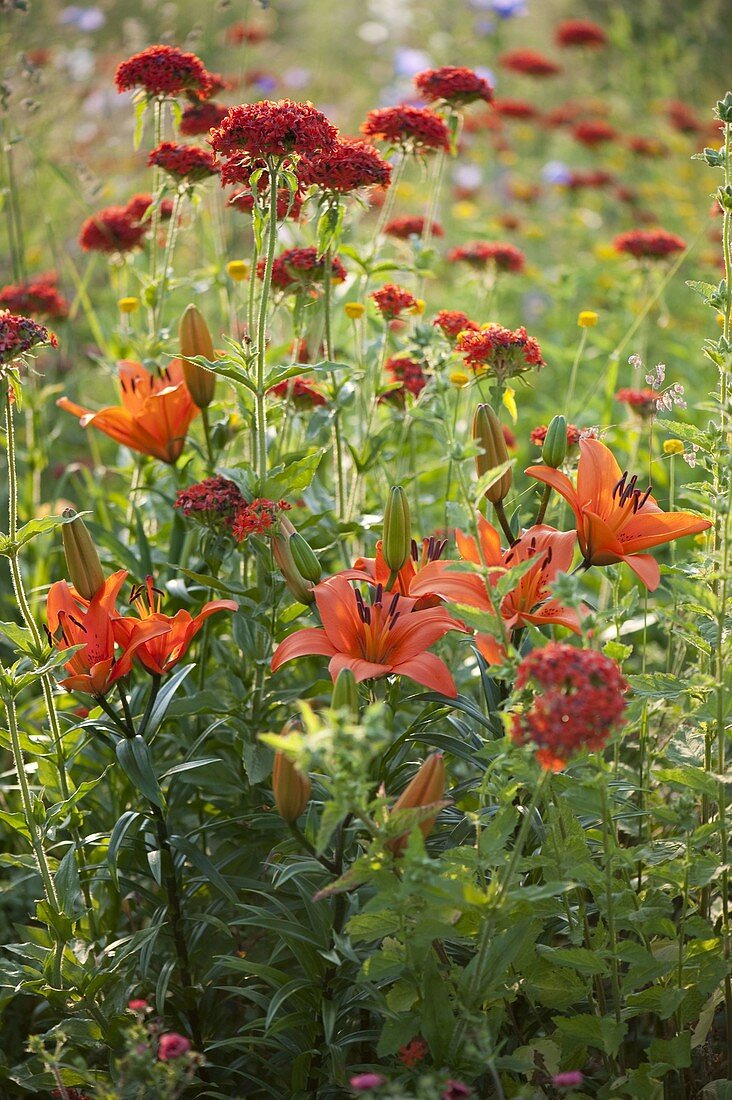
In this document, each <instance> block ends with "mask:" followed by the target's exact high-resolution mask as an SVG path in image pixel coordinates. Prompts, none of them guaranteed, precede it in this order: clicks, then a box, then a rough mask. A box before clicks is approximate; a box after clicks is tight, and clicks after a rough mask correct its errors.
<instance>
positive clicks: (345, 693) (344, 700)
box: [330, 668, 358, 722]
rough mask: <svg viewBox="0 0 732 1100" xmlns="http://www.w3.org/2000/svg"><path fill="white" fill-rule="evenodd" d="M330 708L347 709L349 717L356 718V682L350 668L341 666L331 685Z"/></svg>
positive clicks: (355, 719)
mask: <svg viewBox="0 0 732 1100" xmlns="http://www.w3.org/2000/svg"><path fill="white" fill-rule="evenodd" d="M330 706H331V710H347V711H349V713H350V716H351V718H352V719H353V720H354V722H355V721H357V719H358V684H357V683H356V677H355V676H354V675H353V673H352V672H351V670H350V668H342V669H341V671H340V672H339V673H338V675H337V676H336V682H335V684H334V685H333V695H332V697H331V702H330Z"/></svg>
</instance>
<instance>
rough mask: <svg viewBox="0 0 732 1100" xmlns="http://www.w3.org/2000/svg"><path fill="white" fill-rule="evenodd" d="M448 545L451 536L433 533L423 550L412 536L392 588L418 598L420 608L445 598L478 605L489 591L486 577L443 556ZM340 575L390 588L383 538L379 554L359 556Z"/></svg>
mask: <svg viewBox="0 0 732 1100" xmlns="http://www.w3.org/2000/svg"><path fill="white" fill-rule="evenodd" d="M446 546H447V539H436V538H434V536H432V537H431V538H428V539H423V540H422V548H421V550H420V548H419V547H418V545H417V543H416V541H415V540H414V539H412V552H411V555H410V557H409V558H408V559H407V561H406V562H405V564H404V565H403V566H402V568H401V569H400V570H399V573H398V574H397V578H396V581H395V582H394V585H393V588H392V589H391V590H390V591H393V592H399V593H400V594H401V595H404V596H410V597H412V598H414V599H416V601H417V610H422V609H423V608H425V607H437V606H439V604H441V603H442V602H443V601H445V600H451V601H452V602H453V603H464V604H469V605H470V606H471V607H475V606H476V604H475V600H476V599H479V598H480V594H481V591H483V592H484V591H485V588H484V585H483V581H482V580H481V578H480V577H479V576H477V574H475V573H461V572H460V571H459V569H456V568H455V567H456V566H458V565H459V564H460V563H459V562H457V561H449V560H445V561H443V560H441V558H442V554H443V553H444V550H445V547H446ZM338 576H340V577H346V578H347V579H348V580H357V581H366V582H367V583H368V584H371V585H377V584H381V585H382V586H383V588H384V590H385V591H386V590H387V586H388V583H389V579H390V577H391V570H390V569H389V566H388V565H387V564H386V562H385V561H384V555H383V553H382V549H381V540H379V542H377V544H376V557H375V558H358V559H357V560H356V561H355V562H354V564H353V569H344V570H342V571H341V572H340V573H339V574H338Z"/></svg>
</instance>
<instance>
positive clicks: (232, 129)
mask: <svg viewBox="0 0 732 1100" xmlns="http://www.w3.org/2000/svg"><path fill="white" fill-rule="evenodd" d="M337 136H338V131H337V130H336V128H335V126H332V125H331V123H330V122H329V121H328V119H327V118H326V117H325V115H324V114H322V113H321V112H320V111H318V110H316V109H315V107H313V105H312V103H293V101H292V100H290V99H282V100H279V101H277V102H275V101H272V100H261V101H260V102H258V103H244V104H240V105H239V106H238V107H232V108H231V110H230V111H229V113H228V114H227V116H226V118H225V119H224V120H223V121H222V123H221V125H220V126H219V127H217V129H215V130H214V131H213V132H212V133H211V136H210V138H209V141H210V142H211V145H212V146H213V149H214V151H215V152H216V153H218V154H219V155H220V156H224V157H230V156H237V155H241V154H242V153H246V154H247V155H248V156H249V157H250V158H252V159H254V160H256V159H258V158H267V157H274V158H276V159H282V158H283V157H288V156H291V155H292V154H298V155H299V156H314V155H315V154H316V153H319V152H320V151H321V150H323V149H330V148H332V146H333V145H334V144H335V142H336V138H337Z"/></svg>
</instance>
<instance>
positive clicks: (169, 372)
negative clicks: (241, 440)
mask: <svg viewBox="0 0 732 1100" xmlns="http://www.w3.org/2000/svg"><path fill="white" fill-rule="evenodd" d="M119 381H120V387H121V389H122V404H121V405H112V406H109V407H108V408H106V409H100V410H99V412H92V411H91V410H90V409H85V408H83V407H82V406H81V405H77V404H75V403H74V402H73V401H69V399H68V397H61V398H59V400H58V401H57V402H56V404H57V405H58V406H59V407H60V408H62V409H65V410H66V412H70V413H73V414H74V416H78V417H79V418H80V424H81V426H82V428H88V427H89V425H92V426H93V427H95V428H98V429H99V431H100V432H104V434H105V435H108V436H111V438H112V439H116V440H117V442H118V443H122V444H124V446H125V447H129V448H130V450H132V451H138V452H139V453H140V454H145V455H151V456H152V457H153V458H159V459H160V460H161V461H162V462H169V463H171V464H172V463H175V462H177V460H178V459H179V457H180V454H181V451H182V450H183V446H184V444H185V441H186V432H187V431H188V427H189V425H190V423H191V421H192V420H193V418H194V417H196V416H198V413H199V412H200V410H199V408H198V407H197V406H196V405H194V403H193V398H192V397H191V395H190V393H189V392H188V388H187V386H186V384H185V381H184V379H183V368H182V366H181V362H180V360H179V359H173V360H172V361H171V362H170V363H169V365H168V366H167V367H166V368H165V370H164V371H162V373H160V374H151V373H150V372H149V371H146V370H145V368H144V367H143V366H141V365H140V364H139V363H133V362H130V361H129V360H125V361H123V362H122V363H120V365H119Z"/></svg>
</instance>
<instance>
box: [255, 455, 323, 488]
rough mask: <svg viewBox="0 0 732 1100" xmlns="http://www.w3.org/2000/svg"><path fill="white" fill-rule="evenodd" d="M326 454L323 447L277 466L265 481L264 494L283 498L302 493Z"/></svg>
mask: <svg viewBox="0 0 732 1100" xmlns="http://www.w3.org/2000/svg"><path fill="white" fill-rule="evenodd" d="M324 454H325V450H324V449H322V448H321V449H320V450H317V451H312V452H311V453H310V454H307V455H305V456H304V457H303V458H297V459H295V460H294V462H288V463H287V465H286V466H284V468H277V467H276V468H275V470H273V471H272V472H271V473H270V476H269V477H268V478H267V480H266V482H265V483H264V488H263V490H262V495H263V496H265V497H269V498H270V499H271V500H281V499H282V498H283V497H288V496H292V495H294V494H295V493H301V492H302V491H303V489H307V488H308V486H309V485H310V482H311V481H312V480H313V478H314V477H315V473H316V471H317V469H318V466H319V465H320V460H321V459H322V457H323V455H324Z"/></svg>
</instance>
